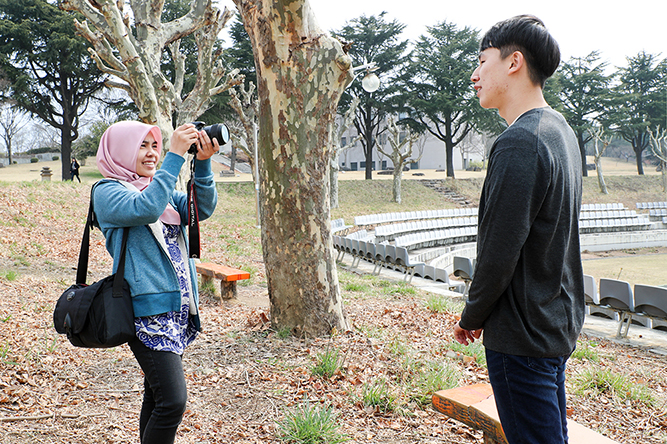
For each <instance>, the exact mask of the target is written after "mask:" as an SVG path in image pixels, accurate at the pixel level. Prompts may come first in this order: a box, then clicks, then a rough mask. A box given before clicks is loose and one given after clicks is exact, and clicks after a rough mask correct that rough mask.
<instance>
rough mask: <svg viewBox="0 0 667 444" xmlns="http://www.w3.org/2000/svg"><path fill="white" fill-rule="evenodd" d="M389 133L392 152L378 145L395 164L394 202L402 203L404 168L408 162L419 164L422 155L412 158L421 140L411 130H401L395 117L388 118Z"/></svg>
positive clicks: (418, 135) (388, 138)
mask: <svg viewBox="0 0 667 444" xmlns="http://www.w3.org/2000/svg"><path fill="white" fill-rule="evenodd" d="M387 131H388V132H389V136H388V137H387V140H388V141H389V146H390V147H391V151H389V152H387V151H385V150H384V149H382V146H381V145H378V150H380V152H381V153H382V154H384V155H385V156H387V157H389V158H390V159H391V161H392V163H393V164H394V180H393V186H392V202H396V203H399V204H400V203H401V179H402V177H403V167H404V166H405V165H406V164H407V163H408V161H412V162H419V159H421V157H422V156H421V155H422V153H419V156H418V157H417V158H416V159H414V158H412V154H413V153H412V148H413V146H414V144H415V142H416V141H417V139H419V137H420V134H418V133H413V132H411V131H410V129H409V128H406V129H400V128H399V127H398V125H396V119H395V118H394V117H393V116H389V117H388V118H387Z"/></svg>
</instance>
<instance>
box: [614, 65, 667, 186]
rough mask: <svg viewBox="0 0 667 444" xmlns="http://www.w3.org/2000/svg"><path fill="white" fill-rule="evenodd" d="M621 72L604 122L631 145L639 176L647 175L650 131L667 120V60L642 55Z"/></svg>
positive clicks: (621, 69) (620, 70)
mask: <svg viewBox="0 0 667 444" xmlns="http://www.w3.org/2000/svg"><path fill="white" fill-rule="evenodd" d="M627 61H628V66H626V67H623V68H620V69H619V76H618V78H619V80H620V83H619V84H618V85H617V86H616V87H615V88H614V89H613V93H614V94H613V97H612V106H611V107H612V110H611V111H610V112H609V113H608V116H607V118H606V119H605V122H606V125H608V126H610V127H611V128H612V129H613V130H614V132H616V134H618V135H619V136H620V137H621V138H623V139H624V140H626V141H627V142H629V143H630V144H631V145H632V149H633V151H634V152H635V155H636V159H637V173H638V174H644V162H643V159H642V156H643V152H644V150H645V149H646V148H648V147H649V145H650V134H649V129H651V130H653V131H655V130H656V128H657V127H658V125H661V124H664V123H665V122H666V121H667V97H666V95H665V84H666V83H667V59H663V60H662V61H658V58H657V56H655V55H652V54H647V53H646V52H640V53H639V54H637V55H636V56H634V57H628V58H627Z"/></svg>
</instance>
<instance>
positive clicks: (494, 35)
mask: <svg viewBox="0 0 667 444" xmlns="http://www.w3.org/2000/svg"><path fill="white" fill-rule="evenodd" d="M487 48H496V49H498V50H500V56H501V57H502V58H503V59H504V58H505V57H507V56H508V55H510V54H512V53H513V52H514V51H520V52H521V53H522V54H523V56H524V58H525V59H526V62H527V64H528V73H529V75H530V79H531V80H532V81H533V83H535V84H539V85H540V87H542V88H544V83H545V82H546V81H547V79H548V78H549V77H551V76H552V74H553V73H554V72H556V68H558V65H559V64H560V48H559V47H558V42H556V40H555V39H554V38H553V37H552V36H551V34H549V31H547V28H546V27H545V26H544V23H543V22H542V20H540V19H539V18H537V17H535V16H534V15H518V16H516V17H512V18H511V19H507V20H504V21H502V22H499V23H496V24H495V25H493V27H491V29H489V30H488V31H487V33H486V34H485V35H484V37H483V38H482V42H481V43H480V45H479V50H480V52H481V51H484V50H485V49H487Z"/></svg>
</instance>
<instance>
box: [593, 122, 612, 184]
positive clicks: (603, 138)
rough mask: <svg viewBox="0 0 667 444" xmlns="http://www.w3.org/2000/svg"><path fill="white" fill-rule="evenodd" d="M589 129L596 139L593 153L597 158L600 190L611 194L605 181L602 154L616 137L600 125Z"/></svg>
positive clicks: (596, 165)
mask: <svg viewBox="0 0 667 444" xmlns="http://www.w3.org/2000/svg"><path fill="white" fill-rule="evenodd" d="M589 131H590V133H591V135H592V137H593V139H594V144H593V147H594V150H595V152H594V153H593V158H594V159H595V171H596V173H597V176H598V186H599V187H600V192H601V193H602V194H609V191H607V184H606V183H605V181H604V175H603V174H602V156H603V155H604V152H605V150H606V149H607V147H608V146H609V145H610V144H611V141H612V140H613V138H614V137H613V135H610V134H606V133H605V130H604V129H603V128H602V127H599V126H598V127H593V128H590V129H589Z"/></svg>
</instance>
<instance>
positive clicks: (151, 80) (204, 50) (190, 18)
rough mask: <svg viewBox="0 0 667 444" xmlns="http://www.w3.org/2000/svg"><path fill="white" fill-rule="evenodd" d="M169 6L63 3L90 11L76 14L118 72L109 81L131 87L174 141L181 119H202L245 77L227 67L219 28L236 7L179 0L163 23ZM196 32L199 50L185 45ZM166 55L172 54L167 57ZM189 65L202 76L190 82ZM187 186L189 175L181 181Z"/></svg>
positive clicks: (108, 68)
mask: <svg viewBox="0 0 667 444" xmlns="http://www.w3.org/2000/svg"><path fill="white" fill-rule="evenodd" d="M163 6H164V0H150V1H131V2H129V7H130V8H131V11H132V14H131V15H130V14H128V13H127V11H125V10H124V8H125V4H124V3H123V2H116V1H114V0H97V1H94V2H91V1H88V0H63V1H62V2H61V7H62V8H63V9H65V10H68V11H77V12H80V13H81V14H83V15H84V16H85V18H86V21H85V22H79V21H75V24H76V28H77V31H78V33H79V34H81V35H82V36H83V37H84V38H85V39H86V40H88V41H89V42H90V43H91V45H92V46H93V48H91V49H90V53H91V55H92V57H93V59H94V60H95V62H96V63H97V66H98V67H99V69H100V70H102V71H103V72H105V73H107V74H109V75H111V76H113V78H114V79H113V80H109V81H107V85H108V86H111V87H116V88H120V89H123V90H125V91H126V92H127V93H128V95H129V96H130V98H131V99H132V101H133V102H134V103H135V105H136V106H137V109H138V114H139V119H140V120H142V121H143V122H145V123H149V124H155V125H157V126H158V127H159V128H160V130H161V131H162V137H163V139H164V142H165V147H167V148H168V147H169V140H170V138H171V134H172V132H173V128H174V127H173V124H175V126H180V125H181V124H183V123H187V122H192V121H193V120H196V119H197V117H199V116H200V115H202V114H203V113H204V112H205V111H206V110H207V109H208V108H209V106H210V98H211V97H212V96H215V95H216V94H219V93H221V92H223V91H225V90H227V89H228V88H229V87H231V86H233V85H235V84H238V83H240V82H241V81H242V80H243V79H242V78H241V77H239V76H237V73H236V72H233V71H232V72H231V73H229V74H227V75H225V72H226V70H225V67H224V65H223V63H222V60H221V54H222V48H221V47H220V45H219V42H218V34H219V33H220V31H221V30H222V29H223V28H224V26H225V25H226V23H227V21H228V20H229V18H230V17H231V12H229V11H228V10H227V9H225V11H224V12H221V11H220V10H219V9H217V8H214V7H213V6H212V5H211V1H210V0H193V1H192V2H191V4H190V6H189V8H187V12H186V13H185V14H184V15H180V16H179V8H178V5H175V6H174V8H173V10H170V14H171V13H173V15H172V16H173V17H177V18H173V19H171V20H169V21H167V22H165V23H163V22H162V15H163V12H164V9H165V8H163ZM182 10H183V11H184V10H185V8H183V9H182ZM131 17H132V19H131ZM165 17H168V15H167V16H165ZM91 26H92V29H91ZM191 34H192V35H194V40H195V44H196V51H194V49H193V48H190V49H188V48H187V45H185V44H184V48H185V49H186V51H182V50H181V44H182V39H183V38H184V37H185V36H188V35H191ZM167 51H168V52H167ZM188 53H190V54H193V53H196V57H197V62H196V65H194V66H196V68H195V67H194V66H191V67H190V68H186V64H187V62H188V58H187V55H188ZM167 54H168V55H167ZM164 57H170V58H171V61H169V62H165V60H164ZM193 71H194V73H193ZM188 73H193V75H194V83H193V85H192V88H191V89H189V90H186V89H185V78H186V75H187V74H188ZM167 74H169V76H168V75H167ZM187 168H188V165H187V162H186V164H185V165H184V169H187ZM182 176H183V175H182ZM184 186H185V179H184V176H183V177H182V180H181V181H180V183H179V188H183V187H184Z"/></svg>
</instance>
